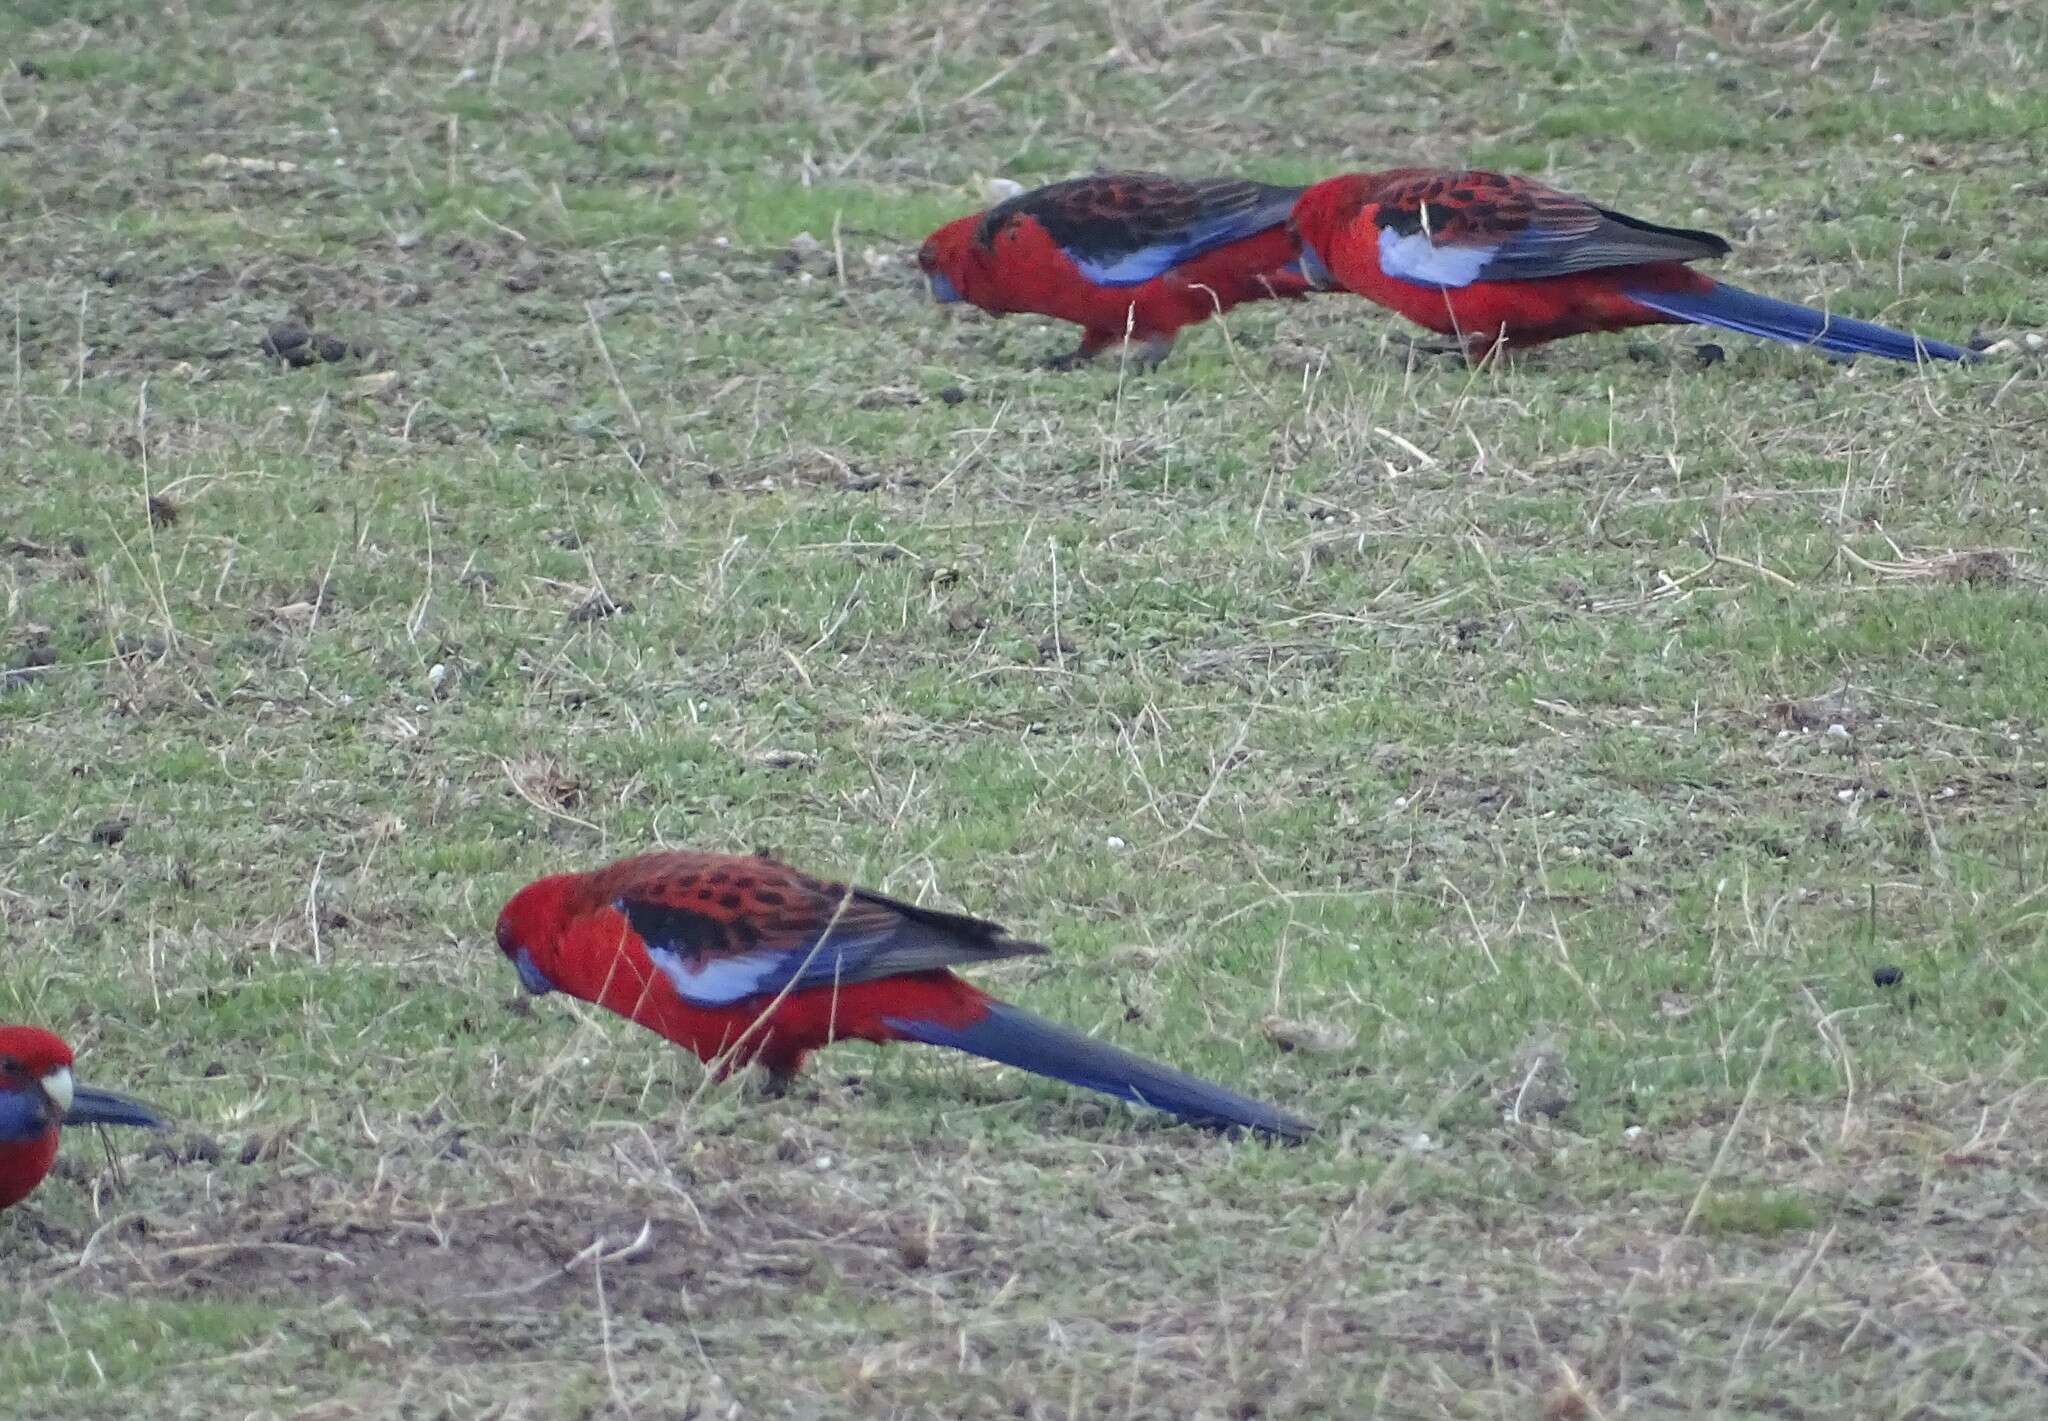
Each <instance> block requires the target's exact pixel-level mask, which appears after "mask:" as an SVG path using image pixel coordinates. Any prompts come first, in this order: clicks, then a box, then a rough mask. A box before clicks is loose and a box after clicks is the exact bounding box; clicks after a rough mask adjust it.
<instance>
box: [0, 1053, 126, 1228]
mask: <svg viewBox="0 0 2048 1421" xmlns="http://www.w3.org/2000/svg"><path fill="white" fill-rule="evenodd" d="M71 1064H72V1063H71V1048H70V1047H69V1046H66V1045H65V1044H64V1043H63V1042H62V1041H60V1040H58V1039H57V1038H56V1037H54V1036H52V1035H51V1034H50V1033H49V1032H47V1031H42V1030H39V1029H37V1028H36V1027H33V1026H0V1209H6V1208H10V1207H12V1206H13V1205H15V1204H19V1203H20V1202H21V1201H22V1200H24V1199H26V1198H28V1196H29V1195H31V1194H33V1193H34V1192H35V1188H36V1186H37V1185H38V1184H41V1183H42V1182H43V1176H44V1175H46V1174H48V1173H49V1172H50V1165H51V1162H52V1161H54V1160H55V1159H56V1158H57V1133H58V1129H59V1127H60V1126H63V1125H141V1126H145V1127H148V1128H151V1129H162V1128H164V1122H163V1121H162V1120H160V1119H158V1118H157V1116H156V1114H155V1112H154V1111H152V1110H150V1108H149V1107H148V1106H146V1105H143V1104H141V1103H140V1102H139V1101H133V1100H130V1099H128V1098H127V1097H126V1096H121V1095H115V1094H114V1093H113V1092H112V1091H104V1090H92V1089H90V1088H88V1087H86V1086H82V1085H79V1084H77V1083H76V1082H74V1081H73V1080H72V1079H71Z"/></svg>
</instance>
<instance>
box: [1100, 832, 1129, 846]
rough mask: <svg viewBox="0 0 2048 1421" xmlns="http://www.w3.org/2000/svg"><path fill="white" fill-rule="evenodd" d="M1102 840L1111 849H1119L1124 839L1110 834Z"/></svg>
mask: <svg viewBox="0 0 2048 1421" xmlns="http://www.w3.org/2000/svg"><path fill="white" fill-rule="evenodd" d="M1102 842H1103V843H1105V844H1107V845H1108V846H1109V847H1110V848H1112V849H1121V848H1122V847H1123V846H1124V841H1123V840H1122V839H1120V838H1118V837H1117V836H1116V835H1114V834H1111V835H1110V836H1109V837H1108V838H1107V839H1104V840H1103V841H1102Z"/></svg>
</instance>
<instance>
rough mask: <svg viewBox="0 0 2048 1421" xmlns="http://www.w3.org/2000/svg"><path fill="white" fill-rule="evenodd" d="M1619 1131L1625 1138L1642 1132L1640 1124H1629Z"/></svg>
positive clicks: (1634, 1136)
mask: <svg viewBox="0 0 2048 1421" xmlns="http://www.w3.org/2000/svg"><path fill="white" fill-rule="evenodd" d="M1621 1133H1622V1136H1623V1137H1624V1138H1625V1139H1630V1140H1633V1139H1636V1138H1637V1137H1638V1136H1640V1135H1641V1134H1642V1133H1643V1127H1642V1126H1640V1125H1631V1126H1629V1127H1628V1128H1627V1129H1626V1130H1623V1131H1622V1132H1621Z"/></svg>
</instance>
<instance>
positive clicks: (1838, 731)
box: [1828, 721, 1849, 740]
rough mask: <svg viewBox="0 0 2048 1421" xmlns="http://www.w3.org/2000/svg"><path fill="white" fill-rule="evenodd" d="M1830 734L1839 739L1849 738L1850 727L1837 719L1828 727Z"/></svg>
mask: <svg viewBox="0 0 2048 1421" xmlns="http://www.w3.org/2000/svg"><path fill="white" fill-rule="evenodd" d="M1828 734H1829V735H1831V736H1833V737H1834V738H1835V739H1837V740H1847V739H1848V738H1849V727H1848V726H1846V725H1844V724H1842V723H1841V722H1840V721H1836V722H1835V723H1834V724H1833V725H1831V726H1829V727H1828Z"/></svg>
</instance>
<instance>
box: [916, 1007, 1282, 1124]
mask: <svg viewBox="0 0 2048 1421" xmlns="http://www.w3.org/2000/svg"><path fill="white" fill-rule="evenodd" d="M884 1020H885V1024H886V1025H888V1026H889V1027H890V1028H891V1029H892V1030H895V1031H900V1032H901V1033H903V1035H904V1037H905V1038H906V1039H908V1040H912V1041H922V1042H925V1043H927V1044H928V1045H932V1046H950V1047H952V1048H953V1049H954V1050H955V1051H965V1052H966V1053H967V1054H968V1055H970V1056H980V1057H982V1058H983V1059H984V1060H989V1061H1000V1062H1001V1063H1002V1064H1004V1065H1006V1066H1015V1067H1016V1068H1017V1069H1018V1070H1020V1071H1030V1072H1032V1073H1034V1074H1036V1075H1041V1076H1050V1077H1052V1079H1054V1080H1056V1081H1065V1082H1066V1083H1067V1084H1068V1085H1077V1086H1081V1087H1083V1088H1085V1089H1087V1090H1099V1091H1101V1092H1102V1093H1103V1094H1104V1095H1113V1096H1116V1097H1118V1098H1119V1099H1122V1100H1129V1101H1134V1102H1136V1103H1137V1104H1139V1105H1149V1106H1152V1107H1153V1108H1154V1109H1157V1110H1164V1111H1166V1112H1167V1113H1168V1114H1169V1115H1178V1116H1179V1117H1180V1118H1181V1119H1183V1120H1185V1121H1187V1122H1189V1123H1190V1124H1193V1125H1204V1126H1207V1127H1209V1128H1210V1129H1212V1130H1228V1129H1232V1128H1237V1127H1241V1128H1244V1129H1247V1130H1259V1131H1263V1132H1264V1133H1266V1134H1268V1135H1275V1136H1278V1137H1279V1138H1281V1139H1285V1140H1305V1139H1307V1138H1308V1137H1309V1136H1310V1135H1312V1134H1314V1133H1315V1126H1313V1125H1311V1124H1309V1123H1308V1122H1307V1121H1306V1120H1301V1119H1298V1118H1296V1117H1295V1116H1292V1115H1289V1114H1287V1113H1286V1112H1285V1111H1280V1110H1275V1109H1274V1108H1273V1107H1272V1106H1270V1105H1261V1104H1259V1102H1257V1101H1256V1100H1249V1099H1247V1098H1246V1097H1244V1096H1241V1095H1239V1094H1237V1093H1236V1092H1235V1091H1229V1090H1225V1089H1224V1088H1223V1087H1222V1086H1219V1085H1210V1084H1209V1083H1208V1082H1207V1081H1201V1080H1196V1079H1195V1078H1194V1077H1193V1076H1190V1075H1187V1074H1185V1073H1183V1072H1181V1071H1176V1070H1174V1069H1173V1068H1172V1067H1171V1066H1162V1065H1158V1064H1157V1063H1155V1062H1152V1061H1147V1060H1145V1059H1144V1058H1143V1057H1142V1056H1133V1055H1132V1054H1131V1053H1130V1052H1128V1051H1124V1050H1119V1049H1118V1048H1117V1047H1115V1046H1111V1045H1109V1044H1108V1043H1107V1042H1104V1041H1097V1040H1095V1039H1094V1038H1093V1037H1090V1036H1083V1035H1082V1034H1081V1033H1080V1032H1078V1031H1069V1030H1067V1028H1065V1027H1064V1026H1056V1025H1054V1024H1053V1023H1052V1022H1049V1021H1046V1020H1045V1019H1044V1018H1042V1017H1036V1016H1033V1015H1032V1014H1031V1013H1030V1012H1027V1011H1019V1010H1018V1009H1017V1008H1016V1007H1013V1006H1010V1005H1008V1004H1007V1003H1004V1002H990V1003H989V1004H988V1015H987V1016H984V1017H983V1018H982V1019H981V1020H980V1021H977V1022H974V1023H973V1024H971V1025H969V1026H962V1027H951V1026H938V1025H935V1024H933V1023H931V1022H928V1021H907V1020H904V1019H902V1018H900V1017H888V1018H885V1019H884Z"/></svg>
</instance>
